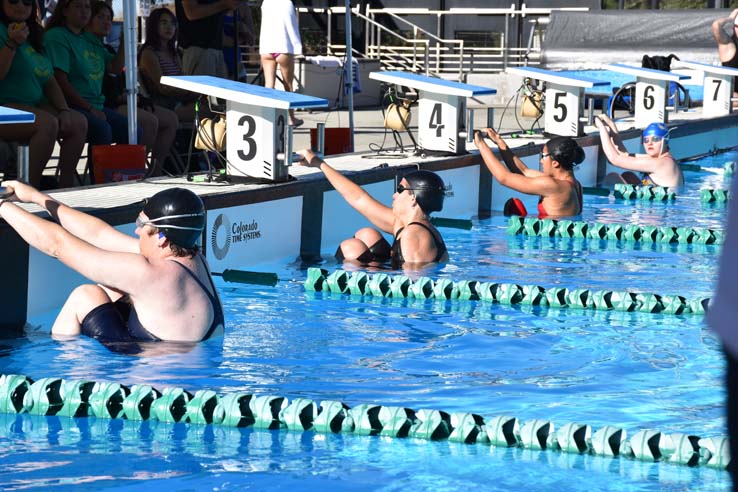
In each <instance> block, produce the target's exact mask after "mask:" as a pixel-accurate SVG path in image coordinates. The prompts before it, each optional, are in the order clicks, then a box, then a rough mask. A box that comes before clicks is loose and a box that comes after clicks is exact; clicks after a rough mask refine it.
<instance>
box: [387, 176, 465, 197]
mask: <svg viewBox="0 0 738 492" xmlns="http://www.w3.org/2000/svg"><path fill="white" fill-rule="evenodd" d="M400 179H401V178H400V177H399V176H395V191H396V192H397V194H398V195H399V194H401V193H402V192H404V191H420V190H427V189H429V188H427V187H424V186H421V187H420V188H411V187H410V186H405V185H404V184H400ZM441 191H443V196H454V192H453V186H451V184H447V185H446V186H444V187H443V190H441Z"/></svg>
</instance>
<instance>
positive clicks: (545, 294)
mask: <svg viewBox="0 0 738 492" xmlns="http://www.w3.org/2000/svg"><path fill="white" fill-rule="evenodd" d="M304 287H305V290H307V291H313V292H316V291H326V292H331V293H337V294H351V295H371V296H379V297H393V298H416V299H438V300H453V299H459V300H472V301H477V300H478V301H487V302H496V303H499V304H507V305H516V304H519V305H532V306H549V307H555V308H567V307H568V308H579V309H595V310H603V311H606V310H615V311H627V312H641V313H662V314H673V315H681V314H704V313H705V308H706V306H707V305H708V304H709V302H710V299H709V298H706V297H698V298H693V299H688V298H686V297H684V296H679V295H660V294H649V293H643V292H624V291H605V290H595V291H590V290H588V289H567V288H563V287H550V288H544V287H541V286H538V285H518V284H508V283H497V282H477V281H476V280H462V281H456V282H455V281H453V280H450V279H437V280H433V279H431V278H429V277H419V278H417V279H415V280H412V279H410V278H409V277H407V276H405V275H388V274H386V273H367V272H363V271H356V272H347V271H344V270H335V271H333V272H331V273H328V271H327V270H323V269H320V268H314V267H313V268H308V271H307V277H306V279H305V283H304Z"/></svg>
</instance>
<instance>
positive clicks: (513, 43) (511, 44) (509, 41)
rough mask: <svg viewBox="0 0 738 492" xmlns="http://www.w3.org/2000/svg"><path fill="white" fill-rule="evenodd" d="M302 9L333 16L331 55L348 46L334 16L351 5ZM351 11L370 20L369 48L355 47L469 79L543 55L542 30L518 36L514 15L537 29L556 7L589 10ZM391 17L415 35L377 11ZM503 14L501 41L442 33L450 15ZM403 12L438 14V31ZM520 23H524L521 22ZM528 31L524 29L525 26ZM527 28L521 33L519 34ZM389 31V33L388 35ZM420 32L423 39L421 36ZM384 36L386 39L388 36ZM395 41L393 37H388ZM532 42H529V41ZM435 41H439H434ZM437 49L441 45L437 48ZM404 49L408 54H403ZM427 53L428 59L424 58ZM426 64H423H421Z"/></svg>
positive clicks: (387, 62) (391, 61)
mask: <svg viewBox="0 0 738 492" xmlns="http://www.w3.org/2000/svg"><path fill="white" fill-rule="evenodd" d="M297 10H298V12H300V13H308V12H310V13H319V14H325V15H327V16H328V32H327V46H328V54H333V53H334V50H335V49H336V48H338V49H339V51H338V52H340V49H341V48H343V49H344V51H345V46H344V44H343V43H335V44H334V43H333V40H332V34H333V33H332V28H331V25H332V21H331V18H332V16H333V15H334V14H337V15H345V14H346V10H347V9H346V6H335V7H299V8H298V9H297ZM350 10H351V15H352V16H354V17H355V18H356V19H357V20H359V21H364V23H365V46H364V53H361V52H360V51H359V50H357V49H356V47H354V49H353V51H356V52H357V53H359V54H360V55H363V56H366V57H369V58H374V59H377V60H379V61H380V63H381V64H382V66H383V67H394V66H397V65H400V66H407V64H410V65H411V66H412V69H413V71H422V72H424V73H426V74H429V72H431V68H430V66H429V63H433V70H432V74H433V75H436V76H442V74H446V75H447V76H448V75H449V74H452V73H454V72H456V75H457V77H458V79H459V80H463V78H464V76H465V73H468V72H469V71H470V70H471V69H472V68H474V69H475V70H476V71H477V72H478V73H494V72H499V71H502V70H504V69H505V68H507V67H508V66H519V65H528V64H533V65H535V64H537V63H540V60H541V51H540V50H541V48H540V43H534V41H535V40H540V39H541V38H540V37H539V36H536V34H537V33H536V32H534V31H531V32H530V33H529V34H528V36H527V40H526V39H523V38H521V37H516V36H515V35H514V33H515V32H517V31H518V30H522V29H523V28H522V27H518V29H516V30H514V31H513V30H511V23H510V20H511V19H514V18H515V17H516V16H519V17H518V18H526V17H528V18H530V21H531V22H532V23H533V28H532V29H534V30H535V29H537V27H536V26H545V25H546V24H547V21H548V16H549V15H551V13H552V12H554V11H576V12H586V11H588V10H589V8H587V7H561V8H558V7H557V8H540V7H528V6H527V5H526V4H525V3H523V4H522V5H521V6H520V7H516V6H515V4H511V5H510V7H507V8H463V7H461V8H451V9H448V10H433V9H428V8H371V7H370V6H369V5H367V6H366V8H365V9H363V10H364V11H363V12H362V11H361V10H362V9H361V8H360V7H358V6H357V7H353V8H351V9H350ZM380 15H381V16H387V18H389V19H391V20H392V21H394V22H395V24H398V25H399V24H402V25H403V27H405V26H409V27H410V28H411V29H412V33H413V36H412V38H409V37H406V36H404V35H402V34H400V33H398V32H397V31H396V30H393V29H390V28H388V27H387V26H386V25H385V24H384V23H381V22H378V21H377V20H376V16H380ZM459 15H461V16H465V15H466V16H475V17H476V16H480V15H485V16H501V17H504V29H501V30H500V35H501V36H502V42H501V46H494V47H476V46H475V47H470V46H468V41H465V40H464V39H444V38H442V37H441V36H440V32H441V29H442V25H443V23H442V19H443V18H444V17H445V16H459ZM403 16H434V17H436V18H437V20H436V24H437V26H438V27H437V32H436V33H432V32H430V31H428V30H427V29H425V28H423V27H421V26H420V25H418V24H415V23H414V22H412V21H410V20H408V19H406V18H404V17H403ZM518 26H520V24H518ZM523 32H524V31H523ZM521 34H522V33H519V36H520V35H521ZM385 36H388V37H385ZM418 36H420V37H422V38H423V39H418ZM383 38H384V39H383ZM387 41H389V42H387ZM526 41H527V43H526ZM431 43H433V45H431ZM400 44H405V45H407V46H408V49H410V50H412V57H411V58H409V57H408V55H407V54H406V52H407V50H406V49H405V47H404V46H400ZM418 47H421V49H422V50H423V53H422V55H421V54H419V53H418ZM434 48H435V49H434ZM432 49H433V52H432V53H433V55H432V56H433V57H434V60H433V61H432V62H431V61H430V56H431V50H432ZM403 52H404V53H403ZM421 56H422V58H423V59H422V61H421V60H420V59H419V58H420V57H421ZM420 65H422V66H420Z"/></svg>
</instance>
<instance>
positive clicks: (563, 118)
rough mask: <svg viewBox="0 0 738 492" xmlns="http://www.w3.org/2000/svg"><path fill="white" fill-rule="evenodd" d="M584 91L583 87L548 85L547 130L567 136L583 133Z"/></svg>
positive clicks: (545, 112) (545, 119) (544, 119)
mask: <svg viewBox="0 0 738 492" xmlns="http://www.w3.org/2000/svg"><path fill="white" fill-rule="evenodd" d="M582 93H583V89H582V88H581V87H572V86H567V85H559V84H552V83H549V84H548V85H547V87H546V107H545V111H544V116H543V121H544V126H545V128H546V132H548V133H553V134H556V135H561V136H565V137H576V136H578V135H580V134H581V133H582V123H581V121H580V116H581V114H582V107H583V102H582V101H583V100H582Z"/></svg>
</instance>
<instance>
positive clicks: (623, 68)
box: [602, 63, 689, 128]
mask: <svg viewBox="0 0 738 492" xmlns="http://www.w3.org/2000/svg"><path fill="white" fill-rule="evenodd" d="M602 68H604V69H606V70H612V71H613V72H619V73H625V74H628V75H633V76H635V77H636V92H635V126H636V128H646V127H647V126H648V125H650V124H651V123H654V122H659V123H667V122H668V117H667V113H666V101H667V100H668V99H669V91H668V88H669V82H679V81H680V80H685V79H688V78H689V77H687V76H686V75H680V74H676V73H672V72H663V71H661V70H652V69H650V68H641V67H633V66H631V65H622V64H620V63H614V64H612V65H605V66H604V67H602Z"/></svg>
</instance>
